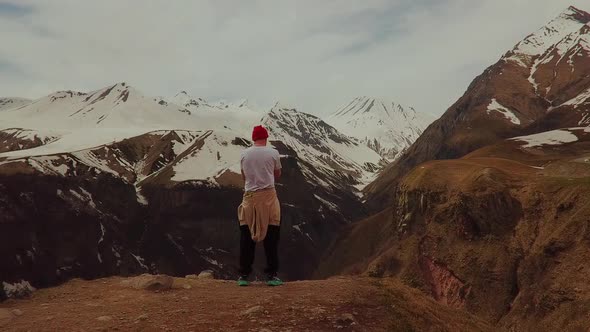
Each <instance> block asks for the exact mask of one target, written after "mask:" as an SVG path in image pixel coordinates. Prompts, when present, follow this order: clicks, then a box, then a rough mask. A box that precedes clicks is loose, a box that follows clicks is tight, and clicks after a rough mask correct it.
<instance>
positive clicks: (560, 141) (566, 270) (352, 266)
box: [322, 128, 590, 330]
mask: <svg viewBox="0 0 590 332" xmlns="http://www.w3.org/2000/svg"><path fill="white" fill-rule="evenodd" d="M588 156H590V130H588V129H587V128H575V129H568V130H566V129H562V130H555V131H550V132H545V133H542V134H537V135H531V136H524V137H518V138H515V139H510V140H506V141H502V142H500V143H498V144H496V145H491V146H488V147H485V148H482V149H479V150H476V151H475V152H473V153H471V154H469V155H467V156H465V157H463V158H461V159H457V160H446V161H430V162H427V163H423V164H421V165H419V166H418V167H416V168H415V169H414V170H412V171H411V172H410V173H409V174H407V175H406V176H405V177H403V178H402V180H401V181H400V183H399V185H398V186H397V187H396V188H395V197H396V200H395V201H394V202H393V203H392V204H391V206H390V207H389V208H387V209H385V210H384V211H382V212H381V213H379V214H376V215H375V216H373V217H371V218H369V219H367V220H365V221H363V222H360V223H358V224H355V225H353V226H350V228H349V229H348V230H347V231H346V232H345V233H344V234H345V235H343V236H342V237H341V238H340V239H339V240H338V241H337V242H336V245H335V247H334V248H332V250H331V251H330V252H331V254H330V255H328V257H326V258H325V261H326V264H325V265H323V267H322V269H323V271H322V273H323V274H322V275H329V274H334V273H336V274H337V273H366V274H369V275H373V276H396V277H399V278H400V279H402V280H403V281H404V282H406V283H407V284H409V285H412V286H414V287H418V288H421V289H423V290H424V291H426V292H428V293H430V294H431V295H432V296H433V298H435V299H436V300H438V301H439V302H442V303H445V304H447V305H450V306H454V307H461V308H465V309H466V310H468V311H469V312H471V313H475V314H476V315H478V316H480V317H484V318H486V319H487V320H488V321H489V322H492V323H494V324H497V325H498V326H501V327H505V328H509V329H510V328H512V329H515V330H536V329H543V330H545V329H552V328H555V329H557V328H564V327H568V328H573V329H574V328H576V327H577V326H585V325H584V324H585V323H583V322H585V320H586V318H585V317H586V316H585V315H586V313H587V307H586V306H587V299H588V297H589V296H590V287H588V286H587V285H585V282H584V280H585V276H584V274H585V273H584V272H583V271H586V269H587V264H586V263H585V262H586V260H587V259H588V257H589V256H590V250H589V248H590V247H588V243H587V238H588V236H590V233H589V232H588V230H587V221H588V220H589V219H590V210H588V208H587V204H586V203H585V202H586V201H587V200H588V198H590V187H588V179H589V177H590V161H589V159H588ZM351 246H352V248H350V247H351ZM350 252H354V253H355V254H354V255H356V257H357V259H356V260H355V261H354V262H350V261H348V260H347V259H345V258H344V256H346V255H348V253H350Z"/></svg>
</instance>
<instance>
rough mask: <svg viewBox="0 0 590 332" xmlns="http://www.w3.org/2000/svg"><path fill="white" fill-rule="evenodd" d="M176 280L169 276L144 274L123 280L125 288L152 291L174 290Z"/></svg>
mask: <svg viewBox="0 0 590 332" xmlns="http://www.w3.org/2000/svg"><path fill="white" fill-rule="evenodd" d="M173 283H174V278H172V277H170V276H167V275H152V274H142V275H140V276H139V277H135V278H131V279H128V280H123V282H122V283H121V284H122V285H123V286H127V287H132V288H135V289H145V290H151V291H163V290H169V289H171V288H172V284H173Z"/></svg>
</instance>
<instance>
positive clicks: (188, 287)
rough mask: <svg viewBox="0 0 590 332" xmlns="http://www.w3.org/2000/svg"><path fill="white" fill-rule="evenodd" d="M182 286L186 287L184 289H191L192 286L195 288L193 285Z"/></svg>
mask: <svg viewBox="0 0 590 332" xmlns="http://www.w3.org/2000/svg"><path fill="white" fill-rule="evenodd" d="M182 288H184V289H191V288H193V286H191V285H183V286H182Z"/></svg>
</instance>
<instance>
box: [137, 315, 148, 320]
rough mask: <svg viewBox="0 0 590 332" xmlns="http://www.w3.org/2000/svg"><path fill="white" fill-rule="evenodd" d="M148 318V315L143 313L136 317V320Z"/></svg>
mask: <svg viewBox="0 0 590 332" xmlns="http://www.w3.org/2000/svg"><path fill="white" fill-rule="evenodd" d="M148 318H150V315H148V314H143V315H141V316H139V317H137V320H140V321H143V320H147V319H148Z"/></svg>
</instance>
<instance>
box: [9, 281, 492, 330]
mask: <svg viewBox="0 0 590 332" xmlns="http://www.w3.org/2000/svg"><path fill="white" fill-rule="evenodd" d="M0 329H2V330H3V331H333V330H342V331H414V330H419V331H486V330H491V329H490V328H489V327H488V326H486V325H485V324H484V323H482V322H481V321H479V320H477V319H476V318H473V317H472V316H470V315H468V314H467V313H465V312H463V311H459V310H455V309H451V308H449V307H446V306H443V305H440V304H438V303H436V302H434V301H433V300H431V299H430V298H429V297H427V296H426V295H424V294H422V293H420V292H419V291H417V290H414V289H411V288H408V287H406V286H403V285H401V284H400V283H398V282H397V281H395V280H391V279H371V278H361V279H359V278H344V277H343V278H333V279H329V280H321V281H298V282H289V283H287V284H285V285H284V286H281V287H275V288H271V287H268V286H266V285H264V284H263V283H257V282H255V283H253V284H252V285H251V286H250V287H244V288H239V287H237V286H236V285H235V284H234V282H233V281H220V280H213V279H198V278H194V279H193V278H175V279H172V278H170V277H162V278H160V279H154V278H153V277H147V276H146V277H137V278H131V279H126V278H119V277H114V278H108V279H98V280H94V281H83V280H79V279H76V280H72V281H70V282H68V283H66V284H64V285H62V286H59V287H55V288H48V289H42V290H39V291H36V292H35V293H33V295H32V296H31V297H30V298H28V299H21V300H8V301H6V302H4V303H2V304H0Z"/></svg>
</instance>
